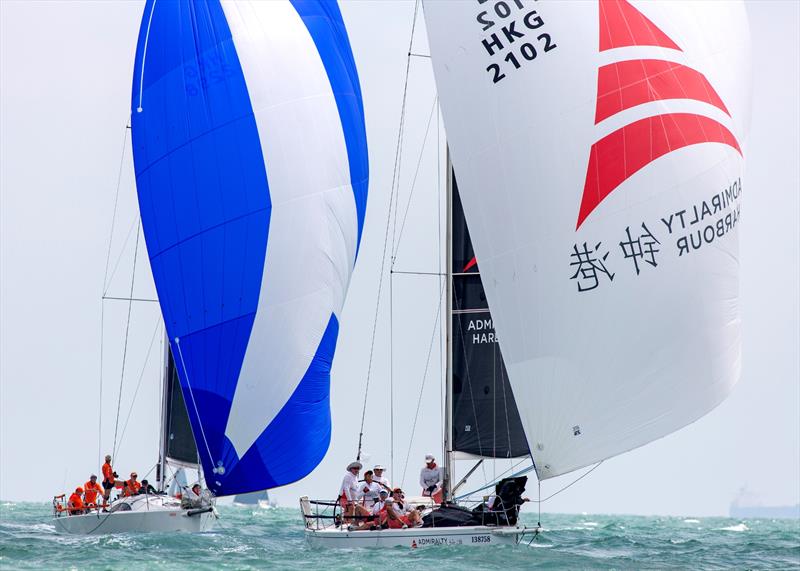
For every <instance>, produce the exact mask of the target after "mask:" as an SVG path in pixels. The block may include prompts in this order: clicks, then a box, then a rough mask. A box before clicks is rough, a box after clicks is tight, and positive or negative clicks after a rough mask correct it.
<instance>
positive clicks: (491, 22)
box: [475, 0, 557, 83]
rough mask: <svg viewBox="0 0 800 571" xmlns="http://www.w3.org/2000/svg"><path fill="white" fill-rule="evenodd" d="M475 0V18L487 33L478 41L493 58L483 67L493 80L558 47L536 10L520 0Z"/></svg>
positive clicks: (499, 79)
mask: <svg viewBox="0 0 800 571" xmlns="http://www.w3.org/2000/svg"><path fill="white" fill-rule="evenodd" d="M476 1H477V3H478V6H479V12H478V13H477V14H476V16H475V21H476V22H477V25H479V26H480V27H481V31H483V32H486V34H485V35H484V37H483V39H482V40H481V44H482V45H483V48H484V49H485V50H486V53H487V54H488V55H489V57H490V58H491V59H493V60H494V62H493V63H490V64H489V65H488V66H487V67H486V71H487V72H488V73H489V76H490V77H491V80H492V83H499V82H500V81H502V80H503V79H504V78H505V77H506V74H507V73H511V72H513V71H515V70H517V69H519V68H521V67H522V66H523V65H524V64H525V63H526V62H529V61H533V60H535V59H536V57H537V56H538V55H539V54H542V53H547V52H549V51H550V50H553V49H555V48H556V47H557V46H556V43H555V41H553V38H552V36H551V35H550V34H549V33H547V31H546V30H545V29H543V28H544V20H542V17H541V16H540V15H539V14H538V13H537V11H536V10H529V9H528V8H527V7H526V6H525V4H524V3H523V1H522V0H476Z"/></svg>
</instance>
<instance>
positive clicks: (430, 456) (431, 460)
mask: <svg viewBox="0 0 800 571" xmlns="http://www.w3.org/2000/svg"><path fill="white" fill-rule="evenodd" d="M435 459H436V458H434V457H433V454H426V455H425V461H426V462H433V461H434V460H435Z"/></svg>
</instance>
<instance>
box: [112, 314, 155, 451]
mask: <svg viewBox="0 0 800 571" xmlns="http://www.w3.org/2000/svg"><path fill="white" fill-rule="evenodd" d="M159 329H161V319H160V317H156V327H155V329H154V330H153V336H152V337H151V338H150V345H148V347H147V354H146V355H145V357H144V363H142V370H141V372H140V373H139V380H138V381H137V383H136V390H135V391H134V392H133V398H132V399H131V406H130V408H129V409H128V415H127V416H126V417H125V424H123V425H122V434H121V435H120V437H119V448H118V449H117V454H119V451H120V450H121V449H122V443H123V442H125V431H126V430H127V429H128V421H129V420H130V419H131V413H132V412H133V405H134V404H136V397H137V395H138V394H139V387H141V386H142V379H143V378H144V373H145V371H146V370H147V363H149V362H150V353H151V352H152V350H153V343H154V342H155V340H156V334H157V333H158V330H159ZM115 458H116V456H115Z"/></svg>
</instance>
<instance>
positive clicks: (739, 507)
mask: <svg viewBox="0 0 800 571" xmlns="http://www.w3.org/2000/svg"><path fill="white" fill-rule="evenodd" d="M729 515H730V516H731V517H733V518H737V519H757V518H764V519H800V504H795V505H793V506H765V505H762V504H761V503H760V502H759V500H758V498H757V496H756V495H755V494H754V493H752V492H750V491H748V490H747V489H746V488H742V489H741V490H740V491H739V495H738V496H737V497H736V499H735V500H733V502H731V507H730V511H729Z"/></svg>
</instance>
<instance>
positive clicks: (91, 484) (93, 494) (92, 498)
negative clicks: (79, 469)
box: [83, 474, 103, 508]
mask: <svg viewBox="0 0 800 571" xmlns="http://www.w3.org/2000/svg"><path fill="white" fill-rule="evenodd" d="M83 489H84V492H83V499H84V501H85V502H86V507H87V508H96V507H97V496H98V494H99V495H101V496H102V495H103V488H102V486H101V485H100V484H98V483H97V476H95V475H94V474H92V475H91V476H90V477H89V481H88V482H86V483H85V484H84V485H83Z"/></svg>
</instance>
